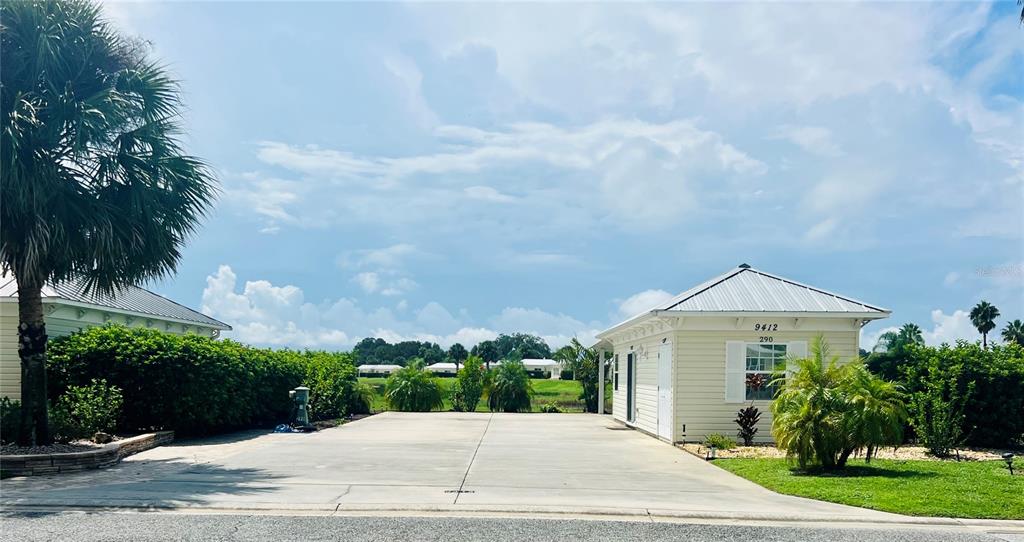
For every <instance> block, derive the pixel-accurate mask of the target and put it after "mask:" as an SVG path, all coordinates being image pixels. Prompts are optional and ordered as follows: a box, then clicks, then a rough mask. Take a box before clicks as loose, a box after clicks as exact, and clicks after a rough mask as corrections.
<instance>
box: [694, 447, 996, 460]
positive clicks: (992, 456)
mask: <svg viewBox="0 0 1024 542" xmlns="http://www.w3.org/2000/svg"><path fill="white" fill-rule="evenodd" d="M679 447H680V448H682V449H684V450H686V451H688V452H690V453H693V454H696V455H698V456H700V457H704V454H705V453H706V452H707V447H706V446H704V445H702V444H680V445H679ZM1005 451H1006V450H991V449H985V448H969V449H962V450H959V455H957V453H954V454H953V455H952V456H951V457H947V458H938V457H935V456H933V455H929V454H928V451H927V449H925V448H924V447H923V446H901V447H899V448H896V449H893V448H882V449H880V450H878V451H877V452H876V454H875V458H876V459H898V460H903V461H906V460H914V461H949V460H953V461H957V460H962V461H992V460H996V459H998V460H1002V454H1003V452H1005ZM716 452H717V456H718V457H719V458H722V459H725V458H730V457H738V458H781V457H786V452H785V451H783V450H780V449H778V448H776V447H775V446H771V445H767V444H765V445H758V446H737V447H735V448H733V449H731V450H721V449H719V450H716Z"/></svg>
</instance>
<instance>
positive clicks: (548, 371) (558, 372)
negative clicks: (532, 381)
mask: <svg viewBox="0 0 1024 542" xmlns="http://www.w3.org/2000/svg"><path fill="white" fill-rule="evenodd" d="M523 366H524V367H526V370H527V371H530V372H531V373H537V372H540V373H544V374H545V375H547V377H548V378H551V379H554V380H557V379H559V378H561V377H562V364H561V363H559V362H557V361H555V360H553V359H524V360H523Z"/></svg>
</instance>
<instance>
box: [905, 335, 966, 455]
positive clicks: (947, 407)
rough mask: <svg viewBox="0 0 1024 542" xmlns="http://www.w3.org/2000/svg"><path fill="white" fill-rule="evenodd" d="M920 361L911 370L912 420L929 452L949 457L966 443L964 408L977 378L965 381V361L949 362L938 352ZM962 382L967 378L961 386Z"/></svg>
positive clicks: (918, 435)
mask: <svg viewBox="0 0 1024 542" xmlns="http://www.w3.org/2000/svg"><path fill="white" fill-rule="evenodd" d="M918 353H919V354H922V353H927V351H918ZM943 359H948V358H945V357H944V358H943ZM917 361H918V363H915V364H914V365H913V371H912V373H913V380H914V382H915V387H916V389H915V391H914V392H913V393H912V394H911V396H910V412H911V417H910V424H911V426H912V427H913V428H914V433H915V434H916V435H917V438H918V440H919V441H920V442H921V444H923V445H924V446H925V447H926V448H927V449H928V452H929V453H931V454H932V455H934V456H936V457H948V456H949V455H950V453H951V452H952V451H953V450H955V449H956V448H959V447H960V446H963V445H964V441H965V439H966V435H965V434H964V425H965V419H966V416H965V414H964V409H965V407H966V406H967V404H968V402H969V401H970V399H971V397H972V396H973V395H974V393H975V384H976V382H973V381H972V382H966V379H965V377H964V375H963V372H964V367H963V365H960V364H950V365H946V364H945V363H943V361H941V360H940V359H939V357H938V356H927V357H925V358H919V359H918V360H917ZM961 382H965V385H964V386H963V388H962V389H961V386H960V383H961Z"/></svg>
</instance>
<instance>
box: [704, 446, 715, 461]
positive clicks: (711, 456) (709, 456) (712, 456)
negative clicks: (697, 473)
mask: <svg viewBox="0 0 1024 542" xmlns="http://www.w3.org/2000/svg"><path fill="white" fill-rule="evenodd" d="M717 452H718V449H717V448H715V447H714V446H709V447H708V453H707V455H705V456H704V460H705V461H711V460H712V459H718V455H717Z"/></svg>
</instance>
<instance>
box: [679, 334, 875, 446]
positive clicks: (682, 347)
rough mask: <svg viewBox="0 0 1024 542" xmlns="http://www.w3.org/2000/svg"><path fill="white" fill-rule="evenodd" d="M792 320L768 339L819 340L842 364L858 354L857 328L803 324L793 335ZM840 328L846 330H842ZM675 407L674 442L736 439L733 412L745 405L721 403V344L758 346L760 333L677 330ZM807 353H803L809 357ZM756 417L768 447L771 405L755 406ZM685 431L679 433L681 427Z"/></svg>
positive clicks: (760, 436) (760, 435) (759, 403)
mask: <svg viewBox="0 0 1024 542" xmlns="http://www.w3.org/2000/svg"><path fill="white" fill-rule="evenodd" d="M792 321H793V320H792V319H788V321H787V322H785V323H784V324H785V326H783V325H780V327H779V329H780V330H781V329H785V331H774V332H771V333H768V335H771V336H772V338H773V341H774V342H775V343H785V342H789V341H807V342H808V344H810V342H811V341H812V340H813V339H814V338H815V337H816V336H818V335H822V336H823V337H824V338H825V341H826V342H827V343H828V345H829V348H830V350H831V353H832V355H838V356H839V357H840V359H841V360H842V361H843V362H848V361H850V360H852V359H853V358H854V357H855V356H856V355H857V354H858V348H859V345H858V341H859V336H860V328H859V327H858V328H857V329H853V324H852V322H851V321H850V320H845V319H843V320H838V319H837V320H833V321H824V319H822V321H819V322H808V323H805V324H803V325H801V326H800V328H799V329H793V326H792ZM758 322H769V323H774V322H783V320H777V321H776V320H758ZM844 328H845V329H844ZM676 334H677V339H676V340H677V346H676V349H675V351H676V358H675V364H676V367H675V369H676V372H675V397H674V399H675V402H676V408H677V410H676V420H675V421H676V426H677V428H678V431H679V437H677V438H678V440H685V441H687V442H699V441H701V440H703V439H704V437H705V436H706V435H708V434H709V433H721V434H723V435H726V436H729V437H734V438H735V437H736V431H737V427H736V423H735V422H734V420H735V418H736V411H738V410H739V409H740V408H742V407H744V406H746V405H748V404H749V402H744V403H727V402H726V401H725V386H726V384H725V382H726V376H725V343H726V341H745V342H758V341H759V338H760V336H762V335H765V333H759V332H755V331H752V330H751V331H745V330H733V331H722V330H685V329H684V330H682V331H677V332H676ZM809 354H810V352H809V351H808V355H809ZM754 405H755V406H757V407H758V409H760V411H761V421H760V424H759V425H758V434H757V437H756V440H757V441H758V442H770V441H771V440H772V437H771V412H770V411H769V407H770V405H771V401H755V402H754ZM684 424H685V426H686V431H685V433H683V431H682V425H684Z"/></svg>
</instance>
